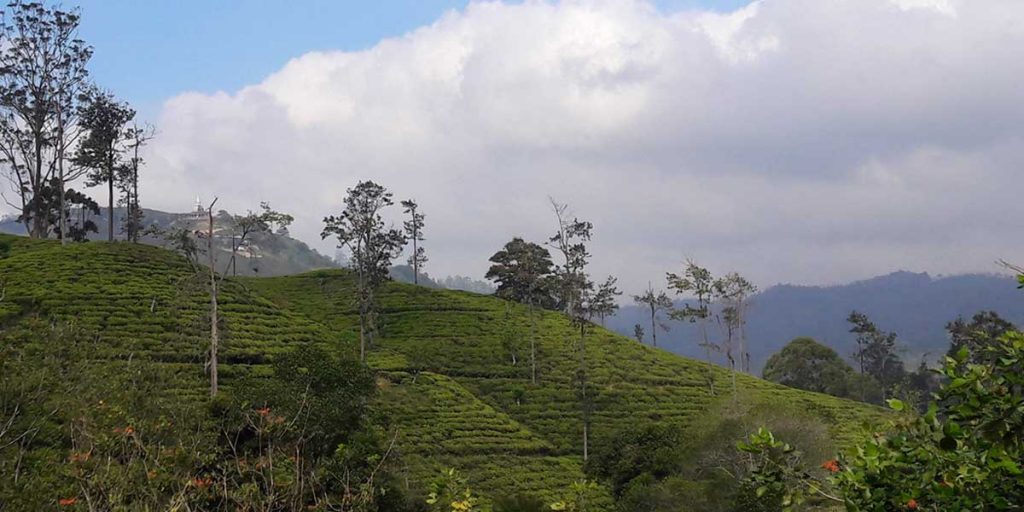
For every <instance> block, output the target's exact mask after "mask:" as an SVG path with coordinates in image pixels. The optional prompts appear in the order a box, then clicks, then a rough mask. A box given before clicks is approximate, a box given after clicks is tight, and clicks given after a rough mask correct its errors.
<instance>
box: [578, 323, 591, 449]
mask: <svg viewBox="0 0 1024 512" xmlns="http://www.w3.org/2000/svg"><path fill="white" fill-rule="evenodd" d="M583 322H584V320H583V319H582V318H581V319H580V388H581V393H580V396H581V397H582V398H583V462H586V461H587V457H588V456H589V451H590V440H589V437H590V436H589V434H590V402H589V401H588V398H587V345H586V324H584V323H583Z"/></svg>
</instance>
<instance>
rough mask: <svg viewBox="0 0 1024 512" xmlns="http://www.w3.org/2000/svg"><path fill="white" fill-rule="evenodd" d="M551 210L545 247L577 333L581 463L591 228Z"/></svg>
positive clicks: (557, 207) (586, 409) (556, 206)
mask: <svg viewBox="0 0 1024 512" xmlns="http://www.w3.org/2000/svg"><path fill="white" fill-rule="evenodd" d="M551 207H552V209H553V210H554V213H555V218H556V220H557V221H558V231H557V232H556V233H555V235H554V236H552V237H551V238H550V239H549V241H548V244H549V245H551V246H552V247H554V248H555V249H556V250H557V251H558V252H559V253H560V254H561V255H562V258H563V262H562V264H561V265H559V266H558V267H557V268H556V269H555V276H556V277H557V283H558V284H557V286H558V292H559V297H560V300H561V306H562V309H563V311H565V313H566V314H567V315H569V317H570V318H572V321H573V323H574V324H575V326H576V327H577V328H578V329H579V343H578V344H577V346H576V349H577V354H578V355H579V370H578V372H577V375H578V380H579V385H580V406H581V408H582V413H583V460H584V461H586V460H587V458H588V456H589V447H590V439H589V437H590V416H591V408H592V407H591V400H590V396H589V395H588V394H587V345H586V339H587V327H588V326H589V325H590V321H589V319H590V317H591V315H592V313H591V309H590V306H591V304H590V303H589V301H590V300H591V298H592V297H591V294H592V292H593V288H594V283H592V282H591V281H590V279H589V276H588V275H587V263H588V262H589V260H590V253H589V252H587V246H586V244H587V242H589V241H590V236H591V231H592V230H593V225H592V224H591V223H589V222H586V221H582V220H579V219H578V218H575V217H573V218H572V219H571V220H570V219H569V213H568V208H569V207H568V205H565V204H560V203H558V202H557V201H555V200H554V199H551Z"/></svg>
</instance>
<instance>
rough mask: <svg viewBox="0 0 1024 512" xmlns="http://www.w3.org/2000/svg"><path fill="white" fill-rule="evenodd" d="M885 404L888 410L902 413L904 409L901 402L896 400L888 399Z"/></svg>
mask: <svg viewBox="0 0 1024 512" xmlns="http://www.w3.org/2000/svg"><path fill="white" fill-rule="evenodd" d="M886 403H888V404H889V408H890V409H892V410H894V411H902V410H903V408H904V405H903V401H902V400H897V399H895V398H890V399H889V400H887V401H886Z"/></svg>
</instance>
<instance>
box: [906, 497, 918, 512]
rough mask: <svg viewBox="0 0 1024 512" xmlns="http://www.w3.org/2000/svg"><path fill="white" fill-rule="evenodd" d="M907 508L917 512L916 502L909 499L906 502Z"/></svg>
mask: <svg viewBox="0 0 1024 512" xmlns="http://www.w3.org/2000/svg"><path fill="white" fill-rule="evenodd" d="M907 508H908V509H910V510H917V500H915V499H914V498H910V500H908V501H907Z"/></svg>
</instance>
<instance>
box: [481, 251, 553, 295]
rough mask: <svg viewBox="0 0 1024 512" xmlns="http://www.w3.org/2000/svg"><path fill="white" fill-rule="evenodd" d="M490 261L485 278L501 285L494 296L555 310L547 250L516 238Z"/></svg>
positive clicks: (550, 266) (549, 257) (549, 254)
mask: <svg viewBox="0 0 1024 512" xmlns="http://www.w3.org/2000/svg"><path fill="white" fill-rule="evenodd" d="M488 261H490V262H491V267H490V268H489V269H487V274H485V275H484V277H485V278H486V279H488V280H491V281H494V282H496V283H497V284H498V289H497V290H495V292H494V295H496V296H498V297H501V298H503V299H507V300H512V301H515V302H520V303H523V304H533V305H536V306H540V307H543V308H552V307H554V306H555V300H554V296H553V288H554V283H553V281H552V276H553V267H554V264H553V263H552V262H551V253H549V252H548V250H547V249H545V248H544V247H542V246H540V245H537V244H535V243H532V242H527V241H524V240H523V239H522V238H518V237H516V238H513V239H512V240H510V241H509V242H508V243H506V244H505V246H504V247H502V248H501V250H500V251H498V252H496V253H494V255H493V256H491V258H490V260H488Z"/></svg>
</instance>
